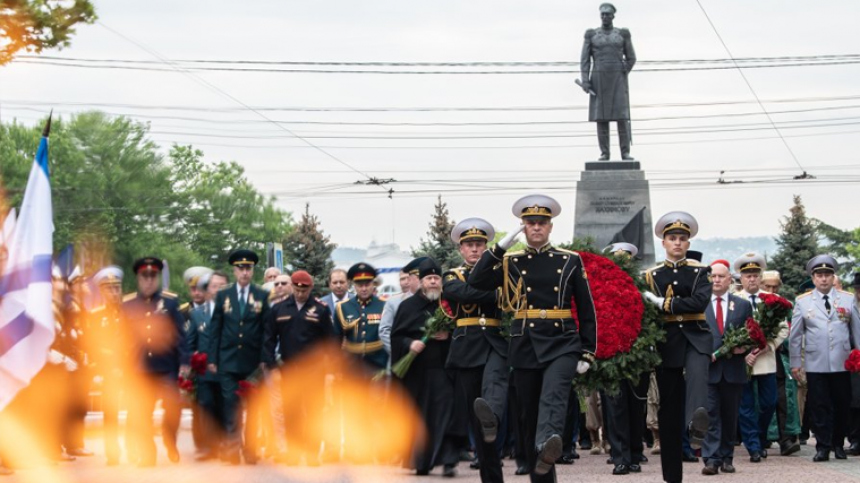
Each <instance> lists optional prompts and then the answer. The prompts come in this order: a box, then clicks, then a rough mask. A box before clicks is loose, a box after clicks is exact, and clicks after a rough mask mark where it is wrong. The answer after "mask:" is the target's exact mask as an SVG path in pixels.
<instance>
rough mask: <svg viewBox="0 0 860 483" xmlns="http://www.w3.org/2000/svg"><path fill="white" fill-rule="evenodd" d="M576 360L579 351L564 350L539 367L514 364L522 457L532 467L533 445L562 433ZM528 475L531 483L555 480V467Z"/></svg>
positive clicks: (534, 446)
mask: <svg viewBox="0 0 860 483" xmlns="http://www.w3.org/2000/svg"><path fill="white" fill-rule="evenodd" d="M578 361H579V354H565V355H563V356H561V357H559V358H557V359H555V360H553V361H552V362H550V363H549V364H548V365H547V366H546V367H544V368H541V369H517V368H514V371H513V380H514V384H515V385H516V387H517V402H518V405H519V408H520V410H521V411H522V414H523V443H524V445H525V450H526V461H527V462H528V463H527V464H528V466H529V468H531V469H532V470H534V467H535V463H536V462H537V454H538V453H537V445H538V444H543V443H544V442H546V440H548V439H549V438H550V436H552V435H554V434H557V435H559V437H560V436H561V435H562V434H564V422H565V418H566V416H567V400H568V397H569V395H570V385H571V384H572V383H573V376H574V374H576V363H577V362H578ZM529 477H530V478H531V481H532V483H543V482H555V481H556V475H555V467H553V468H552V469H551V470H550V471H549V472H548V473H547V474H545V475H543V476H538V475H536V474H534V472H532V473H530V474H529Z"/></svg>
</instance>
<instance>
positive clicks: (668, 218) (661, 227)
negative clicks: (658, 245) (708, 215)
mask: <svg viewBox="0 0 860 483" xmlns="http://www.w3.org/2000/svg"><path fill="white" fill-rule="evenodd" d="M678 233H682V234H685V235H688V236H689V237H690V238H693V237H694V236H696V234H697V233H699V223H698V222H697V221H696V219H695V218H693V215H691V214H689V213H687V212H685V211H671V212H669V213H666V214H665V215H663V216H661V217H660V219H659V220H657V223H655V224H654V234H655V235H657V238H660V239H661V240H662V239H663V237H664V236H666V235H669V234H678Z"/></svg>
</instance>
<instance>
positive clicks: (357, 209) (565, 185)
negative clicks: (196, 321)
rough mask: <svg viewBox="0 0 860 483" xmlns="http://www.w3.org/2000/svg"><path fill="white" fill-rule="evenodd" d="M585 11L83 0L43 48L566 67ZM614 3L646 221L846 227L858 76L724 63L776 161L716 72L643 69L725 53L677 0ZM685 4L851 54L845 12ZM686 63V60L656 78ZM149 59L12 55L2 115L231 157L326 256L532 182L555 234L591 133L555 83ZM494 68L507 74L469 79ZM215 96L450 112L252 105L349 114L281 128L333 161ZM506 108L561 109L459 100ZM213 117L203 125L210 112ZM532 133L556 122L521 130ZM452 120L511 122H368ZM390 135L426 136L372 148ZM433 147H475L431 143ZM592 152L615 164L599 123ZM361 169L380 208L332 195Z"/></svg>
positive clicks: (739, 39) (497, 205)
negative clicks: (95, 111)
mask: <svg viewBox="0 0 860 483" xmlns="http://www.w3.org/2000/svg"><path fill="white" fill-rule="evenodd" d="M599 4H600V2H598V1H595V2H584V1H575V2H572V1H569V0H566V1H562V0H557V1H535V2H523V1H518V0H517V1H514V0H510V1H509V0H492V1H489V0H488V1H467V2H464V1H462V0H440V1H433V2H404V1H402V0H397V1H360V2H356V1H346V0H343V1H322V0H316V1H313V2H309V1H284V0H277V1H274V0H272V1H249V2H241V3H236V2H233V1H231V2H227V1H216V0H205V1H204V0H194V1H192V0H183V1H176V0H170V1H164V0H153V1H147V2H127V1H96V8H97V11H98V15H99V17H100V22H101V23H102V24H103V25H98V24H97V25H91V26H82V27H79V29H78V34H77V36H76V37H75V38H74V39H73V41H72V43H73V45H72V47H70V48H68V49H65V50H63V51H61V52H55V51H52V52H46V53H45V55H54V56H63V57H70V58H77V59H127V60H145V61H157V60H159V59H158V57H156V56H155V55H154V54H153V52H156V53H157V55H158V56H161V57H162V58H166V59H171V60H179V59H206V60H266V61H302V62H320V61H342V62H370V61H379V62H470V61H476V62H477V61H482V62H489V61H493V62H549V61H574V62H575V61H578V60H579V55H580V50H581V46H582V36H583V33H584V31H585V30H586V29H587V28H589V27H597V26H598V25H599V22H600V19H599V14H598V5H599ZM615 5H616V7H617V8H618V13H617V14H616V19H615V24H616V26H621V27H627V28H629V29H630V31H631V32H632V38H633V43H634V46H635V49H636V53H637V56H638V58H639V60H640V64H637V66H636V67H637V68H636V69H634V71H633V73H632V74H631V77H630V98H631V102H632V104H633V108H632V116H633V119H634V120H633V132H634V146H633V150H632V154H633V155H634V156H635V157H636V158H637V159H638V160H640V161H641V162H642V165H643V169H644V170H645V171H646V177H647V178H648V179H650V180H651V182H652V194H651V198H652V213H653V216H654V218H655V219H656V218H657V217H659V216H660V215H661V214H662V213H665V212H667V211H670V210H685V211H689V212H690V213H692V214H694V215H695V216H696V217H697V218H698V219H699V223H700V227H701V230H700V236H701V237H707V238H713V237H738V236H754V235H775V234H777V233H778V231H779V220H780V218H781V217H782V216H784V215H785V214H787V213H788V209H789V207H790V206H791V203H792V199H791V197H792V194H801V195H803V197H804V201H805V203H806V206H807V209H808V213H809V214H810V215H811V216H814V217H817V218H820V219H822V220H824V221H826V222H828V223H830V224H833V225H835V226H838V227H841V228H854V227H856V226H857V225H858V222H857V217H856V215H855V214H854V206H855V202H854V199H853V198H854V195H855V194H856V193H857V183H858V181H860V162H858V154H857V147H856V146H857V139H858V136H857V131H858V128H857V125H858V120H860V88H858V87H857V85H858V84H857V79H858V77H860V65H858V64H844V63H842V64H840V65H830V66H811V67H810V66H803V67H779V68H762V69H747V70H745V73H746V76H747V79H748V80H749V82H750V83H751V85H752V87H753V89H754V90H755V92H756V93H757V94H758V96H759V98H761V99H762V100H763V101H765V102H764V104H765V107H766V108H767V109H768V111H802V112H793V113H783V114H773V115H772V119H773V120H774V121H776V122H777V123H778V125H779V126H781V127H782V129H781V133H782V135H783V136H784V137H785V141H786V142H787V143H788V145H789V146H790V147H791V149H792V150H793V151H794V153H795V155H796V157H797V162H795V160H794V159H793V157H792V155H791V154H790V153H789V150H788V149H787V148H786V146H785V145H784V144H783V142H782V141H781V140H780V139H779V138H778V134H777V132H776V131H775V130H774V129H772V128H771V127H770V124H769V121H768V119H767V117H765V116H764V115H763V114H760V113H761V112H762V110H761V108H760V107H759V106H758V104H757V103H756V102H755V98H754V97H753V94H752V93H751V91H750V89H749V88H748V87H747V85H746V83H745V82H744V80H743V78H742V77H741V75H740V74H739V72H738V71H737V70H735V69H725V70H700V71H669V72H665V71H664V72H649V71H647V70H646V69H654V68H658V67H660V66H658V65H654V64H650V65H649V64H648V63H646V62H643V61H656V60H691V59H725V58H727V57H728V54H727V53H726V51H725V49H724V48H723V46H722V45H721V43H720V41H719V40H718V38H717V36H716V35H715V34H714V32H713V30H712V29H711V27H710V26H709V24H708V21H707V19H706V18H705V16H704V14H703V13H702V10H700V8H699V5H698V4H697V2H696V1H695V0H686V1H671V2H670V1H664V0H652V1H648V2H642V1H637V2H633V1H629V0H628V1H619V2H615ZM702 5H704V7H705V8H706V9H707V11H708V13H709V14H710V17H711V19H712V20H713V22H714V24H715V25H716V28H717V30H718V31H719V33H720V34H721V36H722V38H723V40H724V41H725V42H726V44H727V45H728V48H729V49H730V50H731V52H732V54H733V55H734V56H735V57H737V58H747V57H789V56H823V55H837V54H855V55H856V54H860V52H858V50H860V49H858V47H860V41H858V39H857V36H856V34H855V33H854V32H855V30H856V22H857V19H858V18H860V2H857V1H856V0H842V1H838V0H833V1H829V2H826V4H825V5H826V8H825V7H823V6H822V5H823V4H822V3H820V2H808V1H793V2H786V1H777V0H773V1H755V2H749V1H748V0H744V1H741V0H720V1H719V2H717V1H714V0H702ZM111 30H113V31H115V32H118V33H119V34H117V33H115V32H113V31H111ZM183 65H185V64H183ZM691 65H695V64H671V65H670V66H672V67H676V68H677V67H689V66H691ZM151 66H152V67H158V65H157V64H156V65H151ZM210 66H211V65H210ZM235 66H237V65H234V67H235ZM161 67H164V68H166V69H167V71H163V72H152V71H131V70H117V69H113V70H106V69H84V68H72V67H58V66H47V65H34V64H28V63H23V62H19V63H12V64H11V65H9V66H7V67H4V68H0V115H2V119H3V120H4V121H8V120H9V119H10V118H12V117H17V118H18V119H20V120H22V121H23V122H26V123H32V122H35V120H36V119H37V118H38V117H40V116H42V115H44V114H47V111H48V110H49V109H50V108H51V106H54V107H55V112H59V113H61V114H64V113H70V112H73V111H76V110H83V109H86V108H87V106H91V107H100V106H96V105H95V104H101V105H105V104H106V105H107V106H104V107H102V109H104V110H106V111H108V112H112V113H116V114H128V115H131V116H132V117H137V118H139V119H140V120H142V121H148V122H151V125H152V131H153V134H152V138H153V139H154V140H156V141H158V142H159V143H161V144H162V145H163V146H164V149H165V152H166V150H167V149H168V148H169V146H170V143H172V142H179V143H181V144H192V145H194V146H195V147H198V148H200V149H202V150H204V152H205V155H206V159H207V160H208V161H213V162H214V161H218V160H236V161H238V162H240V163H241V164H242V165H244V166H245V168H246V169H247V173H248V176H249V177H250V179H251V180H252V181H253V182H254V183H255V185H256V186H257V187H258V188H259V189H260V190H261V191H262V192H264V193H267V194H273V195H277V196H278V197H279V203H280V204H281V205H282V206H283V207H285V208H286V209H289V210H291V211H293V212H294V213H296V212H299V211H301V210H302V208H303V205H304V203H306V202H309V203H310V206H311V211H312V212H313V213H315V214H317V215H318V216H319V218H320V220H321V221H322V224H323V228H324V229H325V231H326V232H327V233H329V234H330V235H331V237H332V240H333V241H334V242H336V243H338V244H339V245H341V246H366V245H367V244H368V243H369V242H370V241H371V240H376V241H377V242H381V243H384V242H390V241H392V240H393V241H395V242H397V243H399V244H400V245H401V246H402V247H403V248H408V247H410V246H416V245H417V244H418V241H419V238H421V237H422V236H424V234H425V232H426V230H427V224H428V222H429V219H430V215H431V213H432V207H433V204H434V202H435V201H436V195H437V193H440V192H441V193H442V196H443V200H444V201H446V202H447V203H448V206H449V209H450V212H451V215H452V217H453V218H454V219H457V220H459V219H462V218H465V217H470V216H480V217H484V218H486V219H488V220H489V221H490V222H492V223H493V224H494V225H495V226H496V228H497V229H498V230H502V231H506V230H509V229H511V228H512V227H513V226H515V224H516V223H517V220H516V219H515V218H514V217H513V216H512V215H511V212H510V206H511V204H512V203H513V202H514V201H515V200H516V199H517V198H519V197H520V196H522V195H525V194H529V193H533V192H541V191H545V192H546V193H548V194H551V195H552V196H555V197H556V198H557V199H558V200H559V201H560V202H561V204H562V206H563V212H562V214H561V216H560V217H559V218H557V219H556V222H555V230H554V234H553V239H554V240H556V241H558V242H561V241H566V240H569V239H570V238H571V236H572V233H573V213H574V200H575V192H574V188H575V181H576V180H577V179H578V178H579V171H580V170H582V169H583V167H584V163H585V162H586V161H591V160H594V159H595V158H596V157H597V155H598V154H599V152H598V149H597V140H596V136H595V135H594V131H595V129H594V125H593V124H590V123H585V122H583V121H585V120H586V119H587V112H586V111H585V110H583V107H585V106H586V105H587V101H588V99H587V96H586V95H585V94H584V93H583V92H582V91H581V90H580V89H579V88H578V87H577V86H576V85H575V84H574V79H576V78H577V77H578V75H576V74H566V75H559V74H518V75H501V74H495V75H370V74H360V75H359V74H311V73H252V72H195V73H194V74H183V73H181V72H177V71H175V70H171V69H170V68H169V67H165V66H161ZM251 67H255V68H258V67H260V66H259V65H255V66H251ZM273 67H274V68H288V67H287V66H282V65H281V66H277V65H276V66H273ZM300 68H308V66H303V67H300ZM329 69H338V67H331V68H329ZM341 69H355V67H342V68H341ZM403 69H406V70H417V69H419V68H417V67H404V68H400V70H403ZM423 69H424V70H453V69H461V70H463V69H464V68H446V67H428V68H423ZM501 69H509V68H507V67H497V68H496V67H492V68H490V70H501ZM570 69H578V67H575V66H574V67H567V70H570ZM391 70H397V69H391ZM466 70H468V69H466ZM521 70H528V68H521ZM204 81H205V83H204ZM206 83H208V84H210V85H211V86H215V87H217V89H213V88H211V87H209V86H207V85H206ZM219 90H220V91H221V92H219ZM224 93H226V94H229V96H232V97H233V98H235V99H238V100H239V101H241V103H244V104H245V105H249V106H254V107H260V108H275V107H281V108H285V107H292V108H294V107H315V108H338V109H343V108H396V109H404V108H440V107H446V108H457V109H461V110H447V111H435V112H434V111H431V112H427V111H420V110H397V111H394V112H391V111H389V112H378V111H359V112H356V111H352V112H350V111H346V112H344V111H339V110H335V111H329V112H307V111H300V110H291V111H270V110H267V111H264V113H265V115H266V116H267V117H269V118H270V119H274V120H278V121H291V122H292V121H299V122H307V121H323V122H350V123H361V124H349V125H344V124H328V125H309V124H301V123H295V124H287V125H284V126H285V127H287V128H289V129H291V130H293V131H295V132H296V133H299V134H300V135H305V136H309V138H308V141H310V142H312V143H314V144H316V145H319V146H325V148H324V149H325V150H326V151H327V152H329V153H331V154H332V155H334V156H336V157H337V158H338V159H339V160H340V161H342V162H338V161H335V160H333V159H332V158H330V157H328V156H326V155H325V154H323V153H321V152H319V151H317V150H314V149H310V148H308V147H306V146H305V145H303V143H302V142H300V141H298V140H296V139H291V138H290V134H289V133H288V132H286V131H285V130H283V129H280V128H278V127H277V126H275V125H272V124H267V123H265V122H260V123H255V122H247V121H262V119H261V118H260V117H258V116H257V115H256V114H254V113H253V112H249V111H243V107H242V106H241V105H240V104H239V103H237V102H236V101H234V100H231V99H229V98H228V97H227V96H226V95H224ZM851 97H855V99H850V98H851ZM815 98H817V99H815ZM821 98H830V99H831V100H822V99H821ZM833 98H836V99H833ZM804 99H807V100H806V101H804V102H799V101H800V100H804ZM809 99H812V100H809ZM32 101H38V102H39V104H36V103H33V102H32ZM775 101H779V102H775ZM714 103H728V104H719V105H714ZM72 104H77V105H76V106H73V105H72ZM116 104H122V106H116ZM670 104H688V105H685V106H667V105H670ZM689 104H694V105H689ZM141 106H150V107H152V106H161V107H164V106H173V107H194V108H197V109H198V110H175V109H174V110H164V109H142V108H141ZM524 106H532V107H555V108H562V107H567V108H568V109H554V110H545V109H544V110H505V111H474V110H462V109H463V108H475V107H481V108H500V107H508V108H510V107H524ZM25 108H26V109H25ZM201 108H206V109H214V108H226V109H230V111H203V110H199V109H201ZM757 113H758V114H757ZM741 114H744V115H741ZM143 116H147V117H143ZM703 116H706V117H703ZM166 117H173V118H176V117H181V118H185V119H166ZM667 117H668V118H676V119H665V118H667ZM679 117H680V118H681V119H677V118H679ZM691 117H692V118H691ZM188 118H193V119H198V120H187V119H188ZM655 118H661V119H655ZM215 120H217V121H222V122H211V121H215ZM206 121H210V122H206ZM228 121H229V122H228ZM235 121H245V122H235ZM548 121H568V122H569V123H562V124H534V122H548ZM464 122H471V123H476V122H477V123H510V122H528V123H531V124H515V125H498V124H489V125H488V124H479V125H467V126H462V125H453V126H452V125H444V126H426V125H420V126H392V125H390V123H464ZM366 123H375V124H366ZM687 128H690V129H687ZM738 129H744V130H738ZM667 130H668V131H667ZM691 130H692V131H693V132H690V131H691ZM678 131H681V132H678ZM714 131H722V132H714ZM192 134H193V135H192ZM409 135H411V136H412V137H425V138H430V139H407V140H402V139H400V140H398V139H390V138H391V137H399V136H409ZM317 136H335V138H331V137H329V138H320V137H317ZM337 136H351V137H353V139H343V138H341V139H337V138H336V137H337ZM355 136H362V137H364V138H359V139H355V138H354V137H355ZM451 136H469V137H473V138H474V137H478V139H465V140H464V139H453V140H452V139H440V138H445V137H449V138H450V137H451ZM511 136H516V137H511ZM560 136H570V137H560ZM367 137H377V138H385V139H366V138H367ZM612 145H613V146H612V154H613V159H617V158H618V148H617V137H616V135H615V133H614V128H613V135H612ZM551 146H554V147H551ZM54 161H55V162H57V163H59V165H58V167H57V168H56V169H62V167H61V166H62V164H61V163H62V160H54ZM801 168H802V169H801ZM723 170H724V171H725V172H726V173H725V174H724V175H723V176H724V178H725V179H726V180H727V181H747V182H749V181H753V180H765V179H767V180H787V179H791V178H792V177H793V176H796V175H798V174H800V173H801V172H802V170H805V171H807V172H809V173H810V174H812V175H814V176H816V177H817V179H816V180H813V181H805V182H793V183H782V184H762V183H758V184H749V183H747V184H730V185H717V184H716V181H717V179H718V178H719V177H720V171H723ZM364 175H368V176H372V177H378V178H383V179H384V178H393V179H395V180H397V182H395V183H393V184H390V185H387V186H386V189H387V188H388V187H391V188H393V189H394V190H395V193H394V195H393V199H389V198H388V196H387V194H386V193H385V192H384V190H383V189H380V188H377V187H362V186H355V185H353V184H352V183H354V182H355V181H359V180H362V179H365V177H364ZM679 180H680V181H684V183H683V184H679ZM476 187H480V188H481V189H485V190H486V189H487V188H490V190H486V191H476V189H477V188H476ZM502 188H503V189H504V191H500V190H499V189H502ZM452 190H453V191H452ZM261 241H265V240H261ZM694 246H695V243H694ZM706 256H707V255H706Z"/></svg>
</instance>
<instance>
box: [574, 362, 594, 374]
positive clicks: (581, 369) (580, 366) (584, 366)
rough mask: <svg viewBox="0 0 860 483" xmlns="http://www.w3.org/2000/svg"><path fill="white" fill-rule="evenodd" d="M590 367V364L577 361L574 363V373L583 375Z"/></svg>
mask: <svg viewBox="0 0 860 483" xmlns="http://www.w3.org/2000/svg"><path fill="white" fill-rule="evenodd" d="M590 367H591V364H589V363H588V362H585V361H579V362H577V363H576V373H577V374H585V373H586V371H588V369H589V368H590Z"/></svg>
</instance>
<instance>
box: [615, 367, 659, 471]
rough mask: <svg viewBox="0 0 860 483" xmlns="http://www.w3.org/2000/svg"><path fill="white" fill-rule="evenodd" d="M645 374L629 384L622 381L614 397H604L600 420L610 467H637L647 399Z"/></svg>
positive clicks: (641, 450)
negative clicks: (606, 441) (608, 447)
mask: <svg viewBox="0 0 860 483" xmlns="http://www.w3.org/2000/svg"><path fill="white" fill-rule="evenodd" d="M649 382H650V379H649V377H648V374H643V375H642V376H640V377H639V381H638V382H637V383H636V384H635V385H634V383H633V382H632V381H629V380H628V381H622V382H621V387H620V389H619V391H618V393H617V394H606V397H605V398H604V401H605V402H606V405H605V406H604V407H603V418H604V420H605V421H606V422H607V423H608V424H606V426H605V428H606V429H607V433H608V436H609V445H610V452H609V454H610V455H611V456H612V463H613V464H616V465H627V466H630V465H631V464H634V463H635V464H638V463H639V462H640V461H641V459H640V458H641V456H642V452H643V450H644V448H645V446H644V443H643V440H644V432H645V401H646V399H647V398H648V383H649Z"/></svg>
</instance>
